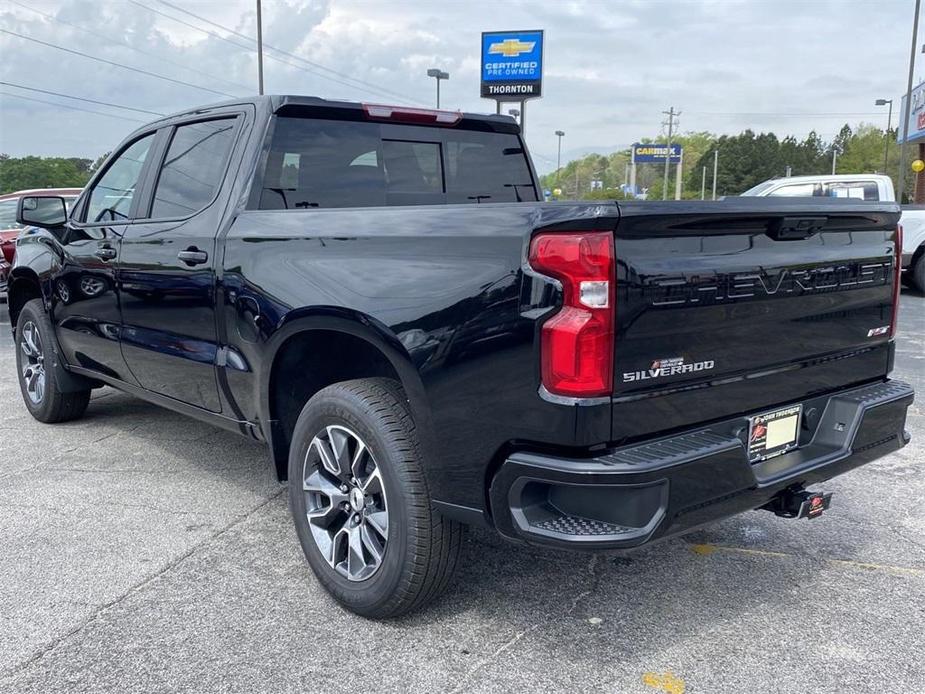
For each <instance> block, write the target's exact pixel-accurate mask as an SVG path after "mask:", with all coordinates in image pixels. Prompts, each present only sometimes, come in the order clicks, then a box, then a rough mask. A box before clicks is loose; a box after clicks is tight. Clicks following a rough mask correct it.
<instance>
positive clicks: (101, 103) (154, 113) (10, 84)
mask: <svg viewBox="0 0 925 694" xmlns="http://www.w3.org/2000/svg"><path fill="white" fill-rule="evenodd" d="M0 85H3V86H5V87H15V88H16V89H25V90H26V91H30V92H38V93H40V94H50V95H51V96H60V97H61V98H62V99H74V100H75V101H86V102H87V103H88V104H97V105H98V106H110V107H112V108H121V109H122V110H124V111H137V112H138V113H147V114H150V115H152V116H163V115H164V114H163V113H160V112H158V111H147V110H145V109H143V108H134V107H133V106H123V105H122V104H113V103H110V102H108V101H97V100H96V99H87V98H84V97H82V96H73V95H71V94H62V93H61V92H52V91H49V90H47V89H37V88H35V87H27V86H25V85H22V84H16V83H14V82H0Z"/></svg>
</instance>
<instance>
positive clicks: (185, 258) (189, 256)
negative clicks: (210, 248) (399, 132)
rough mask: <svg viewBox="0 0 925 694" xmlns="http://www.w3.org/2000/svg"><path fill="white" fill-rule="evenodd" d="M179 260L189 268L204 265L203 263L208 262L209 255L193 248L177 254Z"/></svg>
mask: <svg viewBox="0 0 925 694" xmlns="http://www.w3.org/2000/svg"><path fill="white" fill-rule="evenodd" d="M177 258H179V259H180V260H181V261H182V262H184V263H186V264H187V265H189V266H193V265H202V264H203V263H205V262H208V260H209V254H208V253H206V252H205V251H200V250H199V249H198V248H196V247H195V246H191V247H190V248H187V249H186V250H185V251H180V252H179V253H177Z"/></svg>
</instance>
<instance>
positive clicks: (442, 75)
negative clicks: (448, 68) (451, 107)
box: [427, 67, 450, 108]
mask: <svg viewBox="0 0 925 694" xmlns="http://www.w3.org/2000/svg"><path fill="white" fill-rule="evenodd" d="M427 76H428V77H433V78H434V79H436V80H437V108H440V80H448V79H450V73H449V72H444V71H443V70H438V69H437V68H435V67H434V68H431V69H430V70H428V71H427Z"/></svg>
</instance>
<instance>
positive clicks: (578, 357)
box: [530, 231, 615, 398]
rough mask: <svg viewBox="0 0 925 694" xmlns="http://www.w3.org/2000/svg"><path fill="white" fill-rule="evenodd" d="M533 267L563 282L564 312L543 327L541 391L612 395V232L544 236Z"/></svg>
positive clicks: (536, 244)
mask: <svg viewBox="0 0 925 694" xmlns="http://www.w3.org/2000/svg"><path fill="white" fill-rule="evenodd" d="M530 266H531V267H532V268H533V269H534V270H536V271H537V272H539V273H540V274H543V275H546V276H548V277H553V278H555V279H557V280H559V282H561V283H562V308H561V309H560V310H559V311H558V312H557V313H556V314H555V315H554V316H553V317H552V318H550V319H549V320H547V321H546V323H545V324H544V325H543V328H542V336H541V339H540V361H541V365H542V368H541V372H542V379H543V386H544V387H545V388H546V390H547V391H549V392H550V393H554V394H556V395H565V396H569V397H577V398H592V397H600V396H603V395H609V394H610V393H611V392H612V390H613V360H614V291H615V287H614V285H615V280H614V249H613V235H612V234H611V232H609V231H587V232H586V231H581V232H562V233H542V234H538V235H537V236H535V237H534V238H533V241H532V243H531V244H530Z"/></svg>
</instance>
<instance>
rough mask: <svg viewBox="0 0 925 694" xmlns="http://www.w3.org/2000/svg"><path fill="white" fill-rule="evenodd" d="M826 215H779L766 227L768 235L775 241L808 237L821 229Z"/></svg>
mask: <svg viewBox="0 0 925 694" xmlns="http://www.w3.org/2000/svg"><path fill="white" fill-rule="evenodd" d="M828 221H829V218H828V217H781V218H780V219H778V220H775V221H774V222H773V223H772V224H771V225H770V228H769V229H768V236H770V237H771V238H772V239H774V240H775V241H795V240H798V239H808V238H809V237H810V236H812V235H813V234H818V233H819V232H820V231H822V229H823V227H824V226H825V224H826V222H828Z"/></svg>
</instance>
